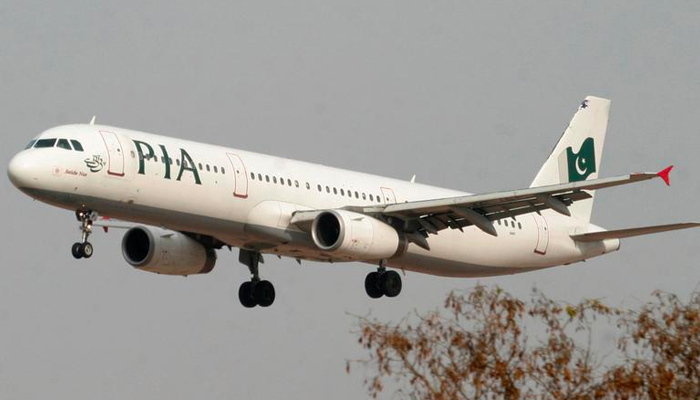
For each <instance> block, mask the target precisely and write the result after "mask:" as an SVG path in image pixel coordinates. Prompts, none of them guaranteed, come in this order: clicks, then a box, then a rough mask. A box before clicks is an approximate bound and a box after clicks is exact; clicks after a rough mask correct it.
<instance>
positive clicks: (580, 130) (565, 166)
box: [530, 96, 610, 221]
mask: <svg viewBox="0 0 700 400" xmlns="http://www.w3.org/2000/svg"><path fill="white" fill-rule="evenodd" d="M609 114H610V100H608V99H602V98H600V97H594V96H588V97H586V99H585V100H583V102H582V103H581V105H580V106H579V108H578V110H577V111H576V114H574V117H573V118H572V119H571V122H569V126H568V127H567V128H566V130H564V133H563V134H562V135H561V138H560V139H559V142H558V143H557V145H556V146H554V150H552V154H550V155H549V157H548V158H547V161H545V163H544V165H542V168H540V172H538V173H537V176H536V177H535V180H534V181H532V184H531V185H530V187H539V186H547V185H554V184H557V183H567V182H576V181H585V180H588V179H596V178H597V177H598V172H599V171H600V160H601V158H602V157H603V144H604V143H605V132H606V130H607V129H608V115H609ZM589 193H590V194H591V195H592V196H594V195H595V193H594V192H592V191H591V192H589ZM593 200H594V197H591V198H590V199H587V200H582V201H578V202H576V203H574V204H572V205H571V206H569V210H570V211H571V216H572V217H574V218H578V219H580V220H583V221H590V220H591V212H592V210H593Z"/></svg>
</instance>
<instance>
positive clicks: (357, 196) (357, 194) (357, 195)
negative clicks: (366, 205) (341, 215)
mask: <svg viewBox="0 0 700 400" xmlns="http://www.w3.org/2000/svg"><path fill="white" fill-rule="evenodd" d="M355 198H356V199H359V198H360V194H359V193H357V190H356V191H355Z"/></svg>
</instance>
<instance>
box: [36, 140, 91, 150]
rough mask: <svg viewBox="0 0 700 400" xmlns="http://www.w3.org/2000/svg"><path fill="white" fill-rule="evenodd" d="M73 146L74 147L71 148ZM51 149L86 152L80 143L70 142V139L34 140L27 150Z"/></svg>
mask: <svg viewBox="0 0 700 400" xmlns="http://www.w3.org/2000/svg"><path fill="white" fill-rule="evenodd" d="M71 144H72V145H73V146H72V147H71ZM51 147H58V148H59V149H64V150H75V151H84V150H83V145H82V144H80V142H79V141H77V140H73V139H71V140H68V139H39V140H32V141H31V142H29V144H28V145H27V147H25V150H26V149H31V148H35V149H48V148H51Z"/></svg>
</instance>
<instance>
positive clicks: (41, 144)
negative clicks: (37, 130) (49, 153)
mask: <svg viewBox="0 0 700 400" xmlns="http://www.w3.org/2000/svg"><path fill="white" fill-rule="evenodd" d="M55 144H56V139H39V140H37V141H36V145H34V148H35V149H41V148H46V147H53V146H54V145H55Z"/></svg>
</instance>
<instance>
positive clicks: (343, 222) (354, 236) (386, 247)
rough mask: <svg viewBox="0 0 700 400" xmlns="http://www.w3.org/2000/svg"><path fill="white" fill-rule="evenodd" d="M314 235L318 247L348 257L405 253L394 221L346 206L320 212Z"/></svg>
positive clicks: (382, 257)
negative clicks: (365, 213)
mask: <svg viewBox="0 0 700 400" xmlns="http://www.w3.org/2000/svg"><path fill="white" fill-rule="evenodd" d="M311 236H312V237H313V240H314V243H315V244H316V246H317V247H318V248H319V249H321V250H323V251H325V252H327V253H330V254H332V255H334V256H337V257H339V258H345V259H348V260H361V261H374V260H386V259H389V258H392V257H395V256H397V255H399V254H401V253H403V251H405V250H406V246H407V243H406V240H405V239H404V238H402V237H401V236H400V235H399V233H398V232H397V231H396V229H394V228H393V227H392V226H391V225H388V224H386V223H384V222H382V221H380V220H378V219H376V218H372V217H369V216H367V215H364V214H360V213H356V212H352V211H345V210H329V211H323V212H321V213H320V214H318V215H317V216H316V218H315V219H314V222H313V223H312V225H311Z"/></svg>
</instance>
